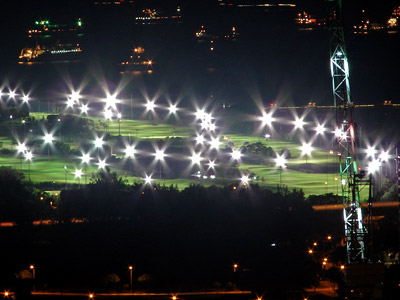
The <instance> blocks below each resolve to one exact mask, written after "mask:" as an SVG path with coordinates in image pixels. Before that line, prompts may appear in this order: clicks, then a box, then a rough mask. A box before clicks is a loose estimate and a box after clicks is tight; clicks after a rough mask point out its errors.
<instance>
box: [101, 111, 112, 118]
mask: <svg viewBox="0 0 400 300" xmlns="http://www.w3.org/2000/svg"><path fill="white" fill-rule="evenodd" d="M103 113H104V118H105V119H106V120H111V119H112V115H113V113H112V111H111V110H109V109H106V110H105V111H104V112H103Z"/></svg>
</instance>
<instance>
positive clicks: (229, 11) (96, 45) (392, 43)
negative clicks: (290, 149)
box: [0, 0, 400, 106]
mask: <svg viewBox="0 0 400 300" xmlns="http://www.w3.org/2000/svg"><path fill="white" fill-rule="evenodd" d="M232 2H233V3H234V4H235V3H239V2H246V3H255V2H257V3H264V2H266V1H264V2H262V1H250V0H249V1H238V0H236V1H232ZM275 2H276V1H275ZM343 2H344V4H343V6H344V18H345V25H346V39H347V48H348V56H349V60H350V85H351V90H352V98H353V101H354V102H355V103H356V104H367V103H381V102H382V101H383V100H388V99H389V100H392V101H393V102H394V103H400V99H399V98H400V96H399V95H400V93H399V85H398V75H397V73H398V72H397V71H396V70H397V69H398V67H399V63H400V58H399V55H398V53H400V51H399V50H400V49H399V48H400V43H399V36H400V34H391V35H390V34H387V33H376V32H375V33H370V34H368V35H365V36H360V35H354V34H352V32H351V27H352V26H353V25H355V24H358V21H359V18H360V11H361V9H365V10H366V14H367V15H368V16H369V17H370V18H371V21H382V20H385V19H387V17H388V16H390V14H391V12H392V9H393V7H394V6H395V5H396V4H397V5H400V1H384V3H382V1H380V2H377V1H343ZM350 2H351V3H350ZM166 3H167V2H166V1H144V0H143V1H137V2H136V5H135V6H133V7H132V8H129V9H120V8H115V7H108V8H104V7H101V8H100V7H98V6H94V5H93V1H74V0H70V1H64V0H61V1H25V0H23V1H7V2H6V1H2V3H1V5H2V6H3V7H2V12H3V17H2V19H1V21H0V22H1V23H0V24H1V28H2V29H3V31H2V32H3V39H4V41H5V42H4V43H3V46H2V47H1V49H0V55H1V60H0V80H2V81H3V82H4V83H3V86H4V85H5V86H10V87H14V86H17V85H21V86H23V87H24V88H25V89H31V88H34V89H35V93H37V94H43V93H44V92H45V91H46V92H49V91H54V90H56V91H60V90H62V89H63V88H64V87H65V82H63V80H64V81H65V78H64V77H63V76H60V74H65V73H68V74H69V76H70V77H71V78H72V80H73V81H74V82H75V84H77V85H79V84H80V82H82V80H83V79H84V78H87V77H90V78H95V77H98V72H99V70H102V71H101V72H103V73H104V74H105V76H106V78H107V79H108V80H109V82H111V83H110V84H111V85H115V86H116V85H118V83H119V82H120V81H121V76H120V75H119V70H118V67H117V66H118V64H119V63H120V62H121V61H123V60H125V59H126V57H128V56H129V54H130V51H131V49H132V47H133V46H144V47H145V48H146V51H147V53H149V55H151V57H152V58H153V59H154V61H155V62H156V63H157V64H158V70H157V72H154V74H153V75H152V76H151V78H144V79H143V82H144V83H143V84H144V86H145V88H146V89H147V90H148V92H149V93H150V94H154V93H156V91H158V90H160V88H162V89H163V90H164V91H167V92H168V93H169V94H171V95H172V96H176V97H177V96H179V95H181V94H192V95H193V96H194V97H198V98H207V97H208V96H209V95H211V94H212V95H215V96H216V98H218V99H220V101H221V102H227V103H230V104H234V105H238V106H241V105H242V104H243V103H248V101H246V100H248V99H253V100H254V99H256V98H257V99H261V100H262V101H263V103H264V104H266V105H267V104H269V103H273V102H278V103H282V105H290V104H293V103H294V104H299V105H302V104H306V103H308V102H309V101H313V102H317V103H320V104H325V105H329V104H331V103H332V102H333V100H332V92H331V89H332V87H331V79H330V70H329V38H330V32H329V31H328V30H323V29H320V30H313V31H299V30H298V28H297V27H296V24H294V22H293V18H294V17H295V15H296V14H297V13H298V12H300V11H302V10H305V11H306V12H308V13H310V14H311V15H312V16H315V17H316V18H324V17H325V6H324V1H316V0H304V1H295V0H293V1H291V3H295V4H296V8H293V9H270V10H269V11H266V10H264V9H259V8H248V9H239V8H236V9H235V8H221V7H218V5H216V3H217V1H211V0H207V1H168V5H169V4H170V3H172V4H173V5H172V6H174V5H175V3H180V5H181V7H182V12H183V22H182V23H181V24H163V25H135V24H134V16H135V15H136V13H137V10H138V8H140V7H146V6H149V7H162V6H166V5H167V4H166ZM270 3H274V1H270ZM168 5H167V6H168ZM78 17H81V18H83V20H84V24H85V42H84V45H83V49H84V51H85V59H84V60H83V63H82V64H80V65H79V66H76V65H73V66H69V65H63V66H60V65H51V66H40V67H37V66H34V67H31V68H26V66H24V67H21V66H18V64H17V59H18V55H19V52H20V50H21V49H22V48H23V47H26V46H27V45H28V44H29V42H30V41H28V40H27V38H26V30H27V29H28V28H29V27H30V26H31V24H32V23H33V22H34V20H36V19H37V18H49V19H50V20H51V21H52V22H53V23H63V22H64V23H67V22H73V21H74V20H75V19H76V18H78ZM201 25H205V26H206V27H207V29H209V30H210V31H213V32H216V33H221V32H225V31H227V30H228V29H229V28H231V26H235V27H236V28H237V31H238V32H239V33H240V36H239V38H238V39H237V40H236V41H234V42H226V41H222V40H221V41H217V44H216V51H215V55H214V56H215V57H211V58H210V57H209V56H208V54H207V53H206V52H207V51H206V50H205V48H206V47H204V44H201V43H199V42H198V41H196V39H195V38H194V32H195V31H196V30H198V29H199V28H200V26H201ZM208 62H211V63H213V65H212V67H214V68H215V71H213V72H211V73H209V72H207V71H206V70H205V69H204V66H206V67H207V63H208ZM96 73H97V74H96ZM63 78H64V79H63ZM125 92H126V93H129V92H130V90H129V86H128V87H127V91H125Z"/></svg>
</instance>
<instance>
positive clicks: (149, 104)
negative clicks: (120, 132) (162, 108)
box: [146, 100, 156, 111]
mask: <svg viewBox="0 0 400 300" xmlns="http://www.w3.org/2000/svg"><path fill="white" fill-rule="evenodd" d="M155 107H156V104H155V103H154V101H150V100H149V101H147V102H146V109H147V110H148V111H153V110H154V108H155Z"/></svg>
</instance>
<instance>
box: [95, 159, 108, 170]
mask: <svg viewBox="0 0 400 300" xmlns="http://www.w3.org/2000/svg"><path fill="white" fill-rule="evenodd" d="M97 165H98V169H105V168H106V166H107V163H106V160H105V159H103V160H101V159H100V158H99V161H98V163H97Z"/></svg>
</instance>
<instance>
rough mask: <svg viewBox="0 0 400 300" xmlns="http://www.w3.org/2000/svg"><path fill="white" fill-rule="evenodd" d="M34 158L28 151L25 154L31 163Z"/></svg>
mask: <svg viewBox="0 0 400 300" xmlns="http://www.w3.org/2000/svg"><path fill="white" fill-rule="evenodd" d="M32 158H33V154H32V151H26V152H25V159H26V160H29V161H31V160H32Z"/></svg>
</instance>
